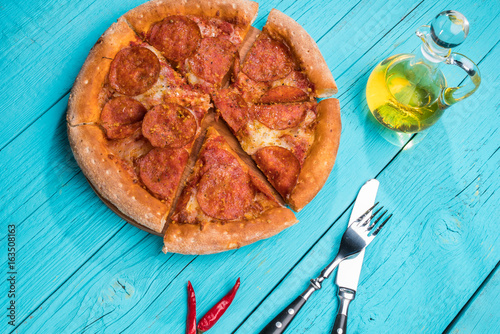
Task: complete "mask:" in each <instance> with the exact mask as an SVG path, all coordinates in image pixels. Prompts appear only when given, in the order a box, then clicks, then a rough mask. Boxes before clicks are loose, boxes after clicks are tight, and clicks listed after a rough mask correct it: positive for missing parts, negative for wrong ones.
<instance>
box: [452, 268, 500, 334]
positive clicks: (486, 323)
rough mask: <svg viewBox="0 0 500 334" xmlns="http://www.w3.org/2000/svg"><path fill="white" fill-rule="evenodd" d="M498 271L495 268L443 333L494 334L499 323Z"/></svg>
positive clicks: (499, 276)
mask: <svg viewBox="0 0 500 334" xmlns="http://www.w3.org/2000/svg"><path fill="white" fill-rule="evenodd" d="M499 300H500V270H499V266H498V264H497V267H496V268H495V269H494V270H493V272H492V273H491V274H490V277H488V279H487V280H486V281H485V282H484V283H483V285H482V286H481V287H480V289H478V291H476V293H475V294H474V296H473V297H472V299H471V300H469V302H468V303H467V305H466V306H465V307H464V309H462V311H461V312H460V313H459V315H458V316H457V318H455V321H454V322H453V323H452V324H451V326H449V327H448V328H447V329H446V331H445V333H449V334H461V333H464V334H465V333H468V334H472V333H478V334H479V333H495V332H497V331H498V324H499V323H500V305H499Z"/></svg>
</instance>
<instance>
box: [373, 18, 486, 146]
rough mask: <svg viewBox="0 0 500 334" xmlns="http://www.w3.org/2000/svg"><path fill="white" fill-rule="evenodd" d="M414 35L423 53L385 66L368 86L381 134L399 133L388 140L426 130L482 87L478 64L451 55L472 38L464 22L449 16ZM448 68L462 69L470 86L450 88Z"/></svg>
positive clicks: (391, 60)
mask: <svg viewBox="0 0 500 334" xmlns="http://www.w3.org/2000/svg"><path fill="white" fill-rule="evenodd" d="M416 34H417V36H418V37H419V38H420V40H421V41H422V44H421V45H420V48H418V49H417V50H416V52H415V53H414V54H413V53H412V54H405V53H403V54H398V55H395V56H392V57H389V58H387V59H385V60H384V61H382V62H381V63H380V64H378V65H377V66H376V67H375V69H374V70H373V72H372V73H371V75H370V77H369V78H368V83H367V85H366V101H367V102H368V107H369V109H370V111H371V114H373V116H374V118H375V119H376V120H377V122H378V123H380V124H382V125H383V127H379V130H381V131H379V133H381V134H382V133H388V132H387V131H385V130H387V129H389V130H395V131H389V132H390V133H392V134H394V135H395V136H388V138H392V137H397V138H400V139H401V138H404V137H407V136H411V134H413V133H415V132H420V131H422V130H425V129H427V128H428V127H430V126H431V125H433V124H434V123H436V122H437V120H438V119H439V118H440V117H441V115H442V114H443V113H444V111H445V110H446V109H447V108H448V107H450V106H451V105H453V104H455V103H457V102H459V101H462V100H463V99H466V98H467V97H469V96H471V95H472V94H474V92H475V91H476V90H477V89H478V88H479V85H480V84H481V75H480V73H479V69H478V68H477V66H476V64H474V62H473V61H472V60H470V59H469V58H467V57H466V56H464V55H462V54H459V53H455V52H452V48H455V47H457V46H458V45H460V44H461V43H462V42H463V41H464V40H465V38H466V37H467V35H468V34H469V21H467V19H466V18H465V16H463V15H462V14H461V13H459V12H457V11H454V10H446V11H444V12H441V13H439V14H438V15H437V16H436V17H434V19H433V20H432V21H431V24H430V25H423V26H421V27H420V28H418V29H417V31H416ZM445 65H455V66H458V67H460V68H461V69H462V70H464V71H465V72H466V73H467V75H468V77H469V80H466V81H465V82H464V83H463V84H462V85H461V86H459V87H447V86H446V79H445V77H444V75H443V72H441V69H440V68H441V67H443V66H445ZM384 138H385V137H384ZM386 139H387V138H386ZM391 142H392V141H391ZM398 142H399V141H398Z"/></svg>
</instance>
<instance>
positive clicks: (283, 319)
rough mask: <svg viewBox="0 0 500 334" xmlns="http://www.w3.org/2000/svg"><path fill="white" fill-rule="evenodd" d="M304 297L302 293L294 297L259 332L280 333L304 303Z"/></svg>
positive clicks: (266, 333) (263, 333) (265, 333)
mask: <svg viewBox="0 0 500 334" xmlns="http://www.w3.org/2000/svg"><path fill="white" fill-rule="evenodd" d="M306 301H307V300H306V299H304V297H302V295H300V296H298V297H297V298H295V300H294V301H293V302H292V303H291V304H290V305H288V306H287V307H285V308H284V309H283V311H281V312H280V313H279V314H278V315H277V316H276V317H275V318H274V319H273V320H272V321H271V322H269V323H268V324H267V326H266V327H264V329H263V330H262V331H261V332H260V334H281V333H283V332H284V331H285V329H286V328H287V327H288V325H290V323H291V322H292V320H293V318H294V317H295V315H296V314H297V313H298V312H299V310H300V309H301V308H302V306H304V304H305V303H306Z"/></svg>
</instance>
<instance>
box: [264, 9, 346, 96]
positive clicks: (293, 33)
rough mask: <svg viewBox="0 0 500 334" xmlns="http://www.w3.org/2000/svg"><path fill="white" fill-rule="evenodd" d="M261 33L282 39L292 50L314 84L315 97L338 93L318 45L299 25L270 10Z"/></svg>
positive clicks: (274, 10)
mask: <svg viewBox="0 0 500 334" xmlns="http://www.w3.org/2000/svg"><path fill="white" fill-rule="evenodd" d="M263 31H266V32H267V33H268V34H269V35H270V36H271V37H272V38H275V39H283V40H284V41H285V43H286V44H287V45H288V46H289V47H290V48H291V49H292V51H293V53H294V54H295V56H296V57H297V59H298V60H299V62H300V64H301V65H302V67H303V68H304V70H305V72H306V75H307V77H308V78H309V80H310V81H311V82H312V83H313V84H314V87H315V91H316V96H317V97H320V98H323V97H329V96H332V95H333V94H336V93H337V92H338V89H337V84H336V83H335V80H334V79H333V75H332V72H330V69H329V68H328V65H327V64H326V62H325V59H324V58H323V55H322V54H321V52H320V51H319V48H318V45H317V44H316V42H315V41H314V40H313V39H312V38H311V36H309V34H308V33H307V32H306V31H305V30H304V28H302V26H301V25H300V24H298V23H297V22H296V21H295V20H293V19H292V18H290V17H289V16H287V15H285V14H283V13H282V12H280V11H279V10H277V9H272V10H271V13H269V17H268V18H267V22H266V25H265V26H264V29H263Z"/></svg>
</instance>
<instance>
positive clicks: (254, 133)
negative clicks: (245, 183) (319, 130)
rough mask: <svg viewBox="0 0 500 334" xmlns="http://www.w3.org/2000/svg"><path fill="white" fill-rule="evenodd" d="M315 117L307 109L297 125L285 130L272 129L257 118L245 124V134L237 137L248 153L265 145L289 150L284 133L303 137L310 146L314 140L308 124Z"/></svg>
mask: <svg viewBox="0 0 500 334" xmlns="http://www.w3.org/2000/svg"><path fill="white" fill-rule="evenodd" d="M315 119H316V115H315V114H314V112H312V111H308V113H307V114H306V117H305V119H304V121H303V122H302V123H301V125H300V126H299V127H296V128H291V129H285V130H273V129H270V128H268V127H267V126H265V125H264V124H262V123H261V122H259V121H257V120H253V121H250V122H248V123H247V124H246V125H245V134H246V136H241V138H239V139H240V143H241V147H242V148H243V150H244V151H245V152H246V153H248V154H249V155H253V154H255V153H256V152H257V151H258V150H259V149H260V148H262V147H266V146H279V147H283V148H285V149H287V150H291V148H292V146H291V144H290V143H289V142H288V141H287V140H286V138H284V137H285V136H286V135H289V136H292V137H301V138H305V139H306V140H307V142H308V144H309V146H311V145H312V143H313V141H314V133H313V132H312V131H310V130H308V126H309V125H310V124H311V123H313V122H314V120H315Z"/></svg>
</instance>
